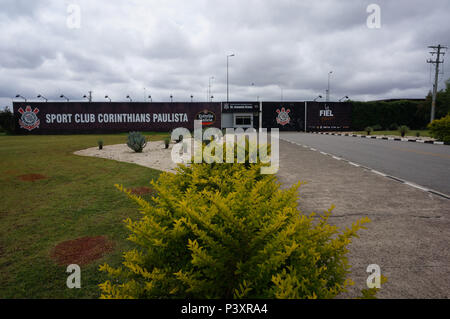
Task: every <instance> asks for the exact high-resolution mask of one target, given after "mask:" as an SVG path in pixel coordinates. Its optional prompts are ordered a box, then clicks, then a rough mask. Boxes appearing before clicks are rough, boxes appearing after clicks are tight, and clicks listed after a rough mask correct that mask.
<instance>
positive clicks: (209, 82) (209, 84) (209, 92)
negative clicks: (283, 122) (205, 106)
mask: <svg viewBox="0 0 450 319" xmlns="http://www.w3.org/2000/svg"><path fill="white" fill-rule="evenodd" d="M211 80H214V77H213V76H210V77H209V79H208V96H211V95H212V92H211ZM210 102H211V100H210Z"/></svg>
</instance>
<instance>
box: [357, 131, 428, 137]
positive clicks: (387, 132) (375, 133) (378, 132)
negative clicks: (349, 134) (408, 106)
mask: <svg viewBox="0 0 450 319" xmlns="http://www.w3.org/2000/svg"><path fill="white" fill-rule="evenodd" d="M417 132H419V133H420V136H425V137H431V134H430V132H429V131H428V130H411V131H409V132H408V133H406V136H414V137H416V133H417ZM354 133H355V134H363V135H366V134H367V132H366V131H358V132H354ZM370 135H395V136H400V132H399V131H373V132H372V133H370Z"/></svg>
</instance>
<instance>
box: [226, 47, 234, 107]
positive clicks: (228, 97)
mask: <svg viewBox="0 0 450 319" xmlns="http://www.w3.org/2000/svg"><path fill="white" fill-rule="evenodd" d="M233 56H234V53H232V54H229V55H227V102H229V101H230V90H229V78H228V66H229V62H228V60H229V58H230V57H233Z"/></svg>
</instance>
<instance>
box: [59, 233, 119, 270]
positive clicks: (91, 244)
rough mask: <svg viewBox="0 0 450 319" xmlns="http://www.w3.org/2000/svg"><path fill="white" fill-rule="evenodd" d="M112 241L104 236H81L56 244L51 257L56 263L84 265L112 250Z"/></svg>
mask: <svg viewBox="0 0 450 319" xmlns="http://www.w3.org/2000/svg"><path fill="white" fill-rule="evenodd" d="M113 248H114V243H113V242H111V241H109V240H108V239H107V238H106V237H105V236H96V237H82V238H77V239H74V240H68V241H64V242H62V243H59V244H58V245H56V247H55V248H54V249H53V250H52V252H51V255H50V256H51V258H52V259H53V260H55V262H56V263H57V264H58V265H70V264H77V265H86V264H89V263H91V262H93V261H94V260H97V259H100V258H102V257H103V256H104V255H105V254H106V253H108V252H110V251H112V250H113Z"/></svg>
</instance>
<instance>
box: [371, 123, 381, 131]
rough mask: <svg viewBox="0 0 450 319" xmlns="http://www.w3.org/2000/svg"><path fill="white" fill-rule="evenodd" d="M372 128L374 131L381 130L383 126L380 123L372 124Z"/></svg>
mask: <svg viewBox="0 0 450 319" xmlns="http://www.w3.org/2000/svg"><path fill="white" fill-rule="evenodd" d="M373 130H374V131H382V130H383V127H382V126H381V125H380V124H377V125H374V126H373Z"/></svg>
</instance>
